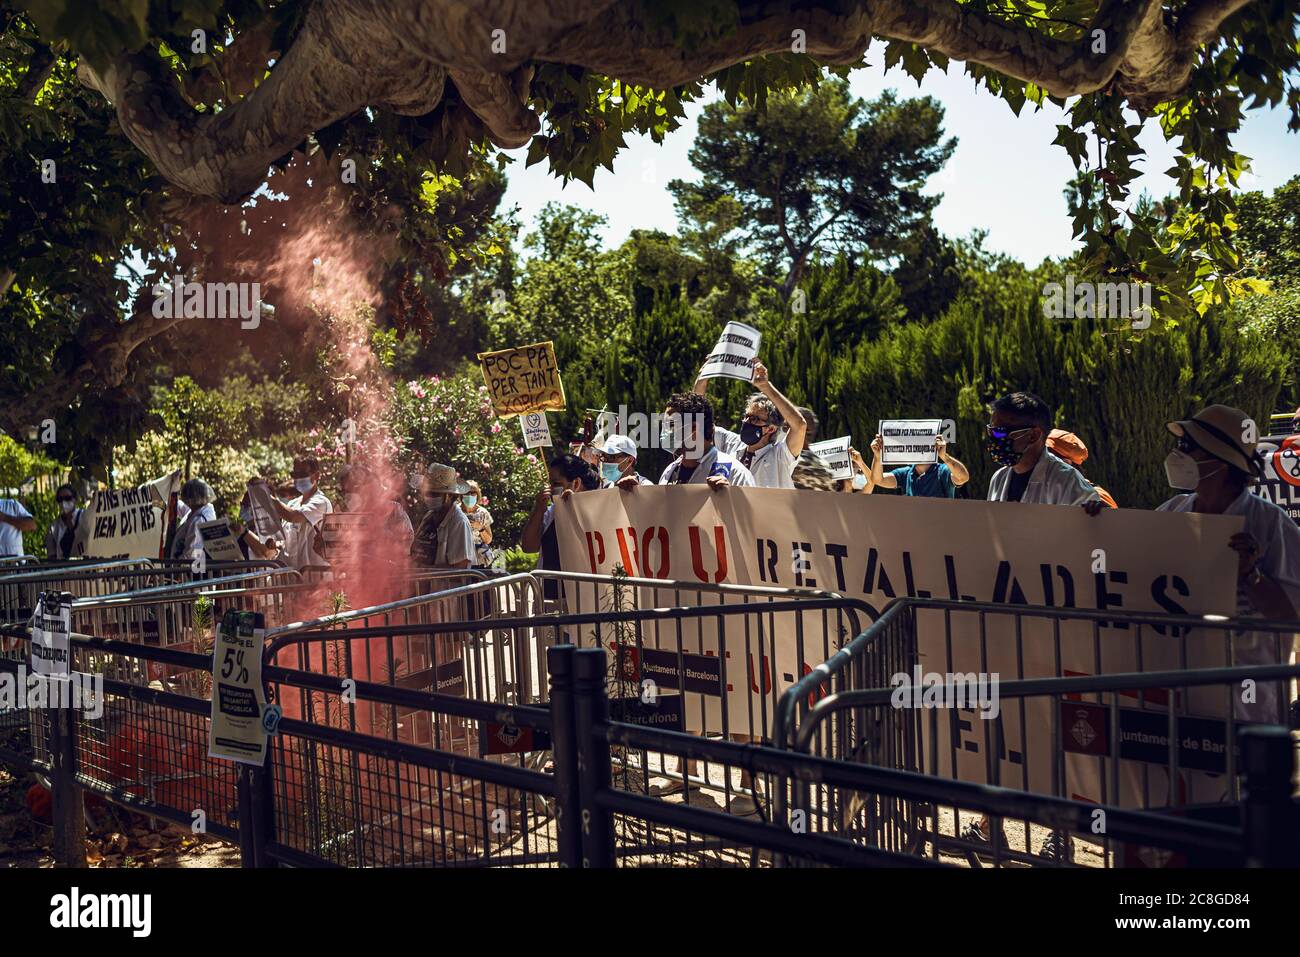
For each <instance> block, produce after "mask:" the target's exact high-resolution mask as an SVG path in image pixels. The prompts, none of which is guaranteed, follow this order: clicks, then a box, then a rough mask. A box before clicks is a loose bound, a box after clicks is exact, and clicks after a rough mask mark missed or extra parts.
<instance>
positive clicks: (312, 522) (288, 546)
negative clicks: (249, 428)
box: [268, 458, 334, 569]
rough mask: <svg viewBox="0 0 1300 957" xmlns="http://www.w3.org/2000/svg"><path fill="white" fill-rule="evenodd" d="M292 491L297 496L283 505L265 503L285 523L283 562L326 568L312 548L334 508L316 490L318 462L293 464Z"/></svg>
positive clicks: (325, 564)
mask: <svg viewBox="0 0 1300 957" xmlns="http://www.w3.org/2000/svg"><path fill="white" fill-rule="evenodd" d="M293 487H294V490H295V491H297V493H298V495H297V497H295V498H291V499H290V500H289V501H288V502H287V503H285V502H281V501H279V500H278V499H274V498H272V499H269V500H268V501H269V503H270V505H271V507H272V508H273V509H274V510H275V513H276V515H278V516H279V517H280V520H281V521H283V522H285V523H287V525H288V528H287V529H286V532H287V534H286V536H285V542H284V560H285V562H286V563H287V564H288V565H289V566H290V567H291V568H298V569H302V568H307V567H315V568H328V567H329V562H328V561H326V559H325V557H324V556H323V555H322V554H321V553H320V551H319V549H317V547H316V533H317V531H318V530H319V528H320V524H321V522H322V521H324V519H325V516H326V515H329V514H330V513H331V512H333V511H334V505H333V503H331V502H330V500H329V499H328V498H326V497H325V494H324V493H323V492H322V491H321V490H320V462H318V461H317V460H316V459H314V458H301V459H297V460H296V461H295V462H294V463H293Z"/></svg>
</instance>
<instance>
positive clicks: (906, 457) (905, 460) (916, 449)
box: [880, 419, 943, 468]
mask: <svg viewBox="0 0 1300 957" xmlns="http://www.w3.org/2000/svg"><path fill="white" fill-rule="evenodd" d="M942 428H943V419H884V420H882V421H881V423H880V437H881V438H882V439H884V441H885V447H884V448H883V449H882V450H881V457H880V464H881V465H883V466H884V467H885V468H891V467H893V466H897V465H929V464H933V463H934V462H936V461H938V456H937V455H936V454H935V451H934V440H935V438H936V437H937V436H938V435H939V431H940V430H941V429H942Z"/></svg>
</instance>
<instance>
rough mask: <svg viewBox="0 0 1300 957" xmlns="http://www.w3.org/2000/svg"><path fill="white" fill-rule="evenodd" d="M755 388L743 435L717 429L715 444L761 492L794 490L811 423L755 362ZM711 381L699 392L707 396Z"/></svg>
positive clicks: (703, 380)
mask: <svg viewBox="0 0 1300 957" xmlns="http://www.w3.org/2000/svg"><path fill="white" fill-rule="evenodd" d="M753 372H754V379H753V382H754V385H755V386H756V387H757V388H758V391H757V392H756V393H754V394H753V395H751V396H750V397H749V401H748V402H747V403H746V405H745V416H744V418H743V419H741V426H740V432H739V433H736V432H732V431H730V430H728V429H723V428H717V429H714V438H713V441H714V443H715V444H716V445H717V446H718V448H719V449H721V450H722V451H723V452H726V453H727V454H728V455H732V456H734V457H735V458H736V459H737V460H739V462H740V464H741V465H743V466H745V468H747V469H749V471H750V473H751V474H752V475H753V476H754V484H755V485H757V486H758V487H759V488H794V467H795V464H796V463H797V462H798V460H799V454H800V453H801V452H802V451H803V446H804V435H805V433H806V432H807V429H808V423H807V422H805V421H804V417H803V414H802V413H801V412H800V411H799V408H798V407H797V406H796V405H795V404H794V403H793V402H791V401H790V400H789V399H787V398H786V397H785V396H784V395H783V394H782V393H781V390H780V389H778V388H777V387H776V386H774V385H772V383H771V381H770V380H769V379H768V377H767V367H766V366H765V365H763V363H761V362H759V361H758V359H757V358H755V359H754V360H753ZM709 381H710V380H709V379H707V378H701V379H697V380H696V381H695V392H696V393H698V394H699V395H705V394H706V393H707V392H708V388H709Z"/></svg>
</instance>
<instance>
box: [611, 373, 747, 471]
mask: <svg viewBox="0 0 1300 957" xmlns="http://www.w3.org/2000/svg"><path fill="white" fill-rule="evenodd" d="M713 436H714V428H713V404H712V403H711V402H709V400H708V398H707V397H706V396H704V395H703V394H702V393H699V392H678V393H676V394H675V395H673V396H672V397H671V398H670V399H669V400H668V407H667V408H666V409H664V416H663V426H662V428H661V429H660V432H659V443H660V446H661V447H662V448H664V449H667V450H669V451H671V452H672V453H673V454H674V455H676V456H677V457H676V458H675V459H673V460H672V461H671V462H670V463H668V467H667V468H666V469H664V471H663V474H662V475H660V476H659V484H660V485H685V484H687V483H694V484H696V485H698V484H700V483H708V486H709V488H712V489H720V488H725V487H726V486H728V485H739V486H753V485H755V484H756V483H755V482H754V476H753V475H751V474H750V471H749V469H747V468H745V466H743V465H741V464H740V461H739V460H738V459H736V458H735V457H734V456H731V455H728V454H727V453H726V452H723V451H722V450H721V449H719V448H718V447H717V446H716V445H714V444H713ZM617 484H618V487H619V488H621V489H623V490H624V491H625V492H630V491H632V490H634V489H635V488H636V487H637V486H638V485H640V484H641V483H640V482H639V481H637V479H636V477H634V476H631V475H625V476H624V477H623V478H621V479H619V480H618V483H617Z"/></svg>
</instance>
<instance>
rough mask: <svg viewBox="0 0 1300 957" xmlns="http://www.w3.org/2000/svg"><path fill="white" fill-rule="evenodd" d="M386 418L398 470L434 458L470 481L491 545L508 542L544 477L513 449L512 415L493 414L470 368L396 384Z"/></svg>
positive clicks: (531, 458)
mask: <svg viewBox="0 0 1300 957" xmlns="http://www.w3.org/2000/svg"><path fill="white" fill-rule="evenodd" d="M388 415H389V421H388V431H389V434H390V435H391V436H392V438H393V439H394V441H395V442H396V443H397V463H398V465H399V467H400V468H402V469H403V470H404V471H406V472H408V473H410V472H418V471H423V470H424V469H425V468H426V467H427V466H428V465H429V464H430V463H433V462H440V463H442V464H443V465H450V466H452V467H453V468H455V469H456V470H457V471H459V472H460V475H461V479H462V480H468V479H473V480H474V481H476V482H478V483H479V485H480V486H482V489H483V498H482V501H481V503H480V504H482V505H483V506H484V507H486V508H487V510H488V511H490V512H491V513H492V522H493V525H492V535H493V544H494V545H498V546H500V547H502V548H506V547H508V546H510V545H514V544H515V543H516V542H517V541H518V539H519V532H520V530H521V529H522V528H523V526H524V522H525V520H527V518H528V512H529V510H530V509H531V508H532V503H533V498H534V496H536V495H537V493H538V492H540V491H541V490H542V489H543V488H545V487H546V485H547V483H548V481H549V480H548V479H547V476H546V469H545V465H544V463H543V462H542V460H541V459H539V458H538V456H536V455H533V454H531V453H529V452H528V451H527V450H526V449H523V448H521V447H520V446H519V443H520V442H521V441H522V433H521V432H520V427H519V424H518V421H517V418H516V417H513V416H512V417H511V418H509V419H499V418H497V416H496V414H495V413H494V412H493V411H492V403H491V402H490V401H489V399H488V393H487V387H486V386H484V385H483V377H482V374H481V373H480V372H479V371H478V369H477V367H473V366H471V367H468V368H466V369H464V370H463V371H461V372H459V373H457V374H456V375H455V376H452V377H450V378H440V377H438V376H433V377H431V378H427V379H413V380H411V381H410V382H405V383H399V384H398V385H397V387H396V389H395V390H394V395H393V400H392V403H391V405H390V406H389V413H388Z"/></svg>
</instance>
